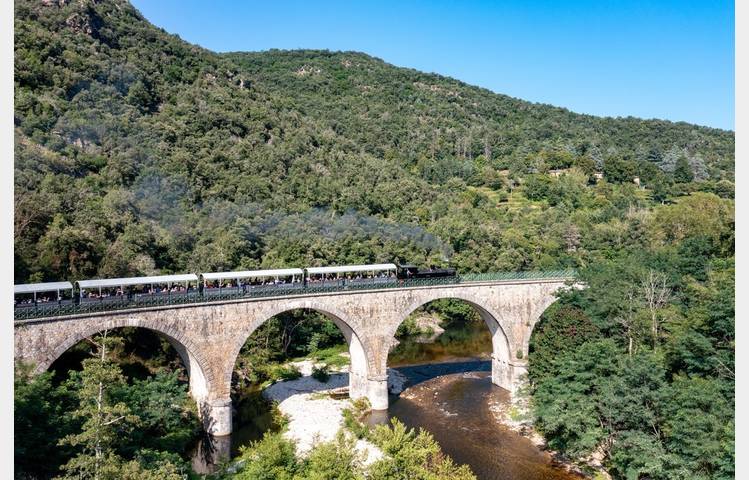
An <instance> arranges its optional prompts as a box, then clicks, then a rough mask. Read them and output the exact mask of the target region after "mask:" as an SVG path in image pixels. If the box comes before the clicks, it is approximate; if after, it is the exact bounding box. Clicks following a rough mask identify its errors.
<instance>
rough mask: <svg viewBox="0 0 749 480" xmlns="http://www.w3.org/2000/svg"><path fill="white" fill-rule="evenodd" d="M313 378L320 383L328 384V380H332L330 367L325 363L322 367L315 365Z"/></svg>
mask: <svg viewBox="0 0 749 480" xmlns="http://www.w3.org/2000/svg"><path fill="white" fill-rule="evenodd" d="M312 378H314V379H315V380H317V381H318V382H322V383H326V382H327V381H328V380H330V371H329V369H328V366H327V365H325V364H324V363H323V364H322V365H320V366H317V365H315V366H314V367H312Z"/></svg>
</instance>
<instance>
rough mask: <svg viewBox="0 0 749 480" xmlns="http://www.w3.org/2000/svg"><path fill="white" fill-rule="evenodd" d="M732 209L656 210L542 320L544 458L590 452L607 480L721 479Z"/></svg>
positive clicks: (538, 406) (723, 204)
mask: <svg viewBox="0 0 749 480" xmlns="http://www.w3.org/2000/svg"><path fill="white" fill-rule="evenodd" d="M732 206H733V204H732V202H731V201H730V200H724V199H720V198H718V197H717V196H715V195H712V194H706V193H693V194H692V195H690V196H688V197H684V198H680V199H678V202H677V203H674V204H672V205H663V206H661V207H658V208H656V209H655V211H654V212H653V214H652V215H653V216H652V217H651V218H652V221H646V223H645V224H644V227H645V228H646V231H645V232H644V234H643V235H638V237H637V239H636V240H635V241H634V242H633V244H632V245H631V246H630V247H625V248H620V249H618V250H612V252H611V255H610V256H611V258H608V259H606V258H603V259H599V260H598V261H597V262H596V263H595V264H592V265H590V266H588V267H586V268H584V269H582V270H581V271H580V280H581V281H582V282H584V283H585V284H586V286H587V288H586V289H583V290H577V289H573V290H569V291H567V292H565V293H563V294H561V295H560V297H561V298H560V303H559V305H558V306H556V307H552V308H551V309H550V310H549V311H548V312H547V313H546V314H545V315H544V318H543V320H542V321H541V322H540V323H539V325H538V326H537V328H536V329H535V332H534V334H533V336H532V339H531V355H530V366H529V374H530V377H531V379H532V380H533V386H534V390H533V395H532V397H533V405H534V409H533V410H534V415H535V417H536V424H537V426H538V427H539V429H540V430H541V431H542V432H543V433H544V435H545V437H546V438H547V440H548V443H549V446H550V447H551V448H554V449H558V450H560V451H562V452H565V453H566V454H568V455H571V456H572V457H573V458H579V459H581V458H584V457H586V456H588V455H590V454H591V453H592V452H594V451H595V452H598V453H599V454H602V455H603V459H604V461H605V463H606V465H607V466H608V468H609V471H610V472H611V473H612V475H613V476H614V477H615V478H628V479H630V478H632V479H638V478H653V479H672V478H698V479H708V478H721V479H723V478H733V476H734V463H735V454H734V428H735V426H734V408H735V406H734V405H735V394H734V388H735V387H734V379H735V360H734V358H735V311H734V297H735V280H734V275H735V271H734V259H733V254H734V238H733V235H734V234H733V231H734V226H733V222H734V217H733V210H732ZM636 228H639V227H637V225H636V224H634V225H629V226H627V228H626V230H625V232H626V233H625V235H630V236H631V235H633V233H635V232H636ZM653 240H655V241H653ZM654 287H655V288H654ZM573 312H574V313H573ZM575 325H585V328H583V329H582V331H584V332H588V334H585V335H577V334H575V335H569V334H566V332H567V330H566V329H568V328H570V327H571V326H575ZM654 332H655V333H654ZM575 333H577V329H576V330H575ZM601 336H604V337H608V338H606V339H605V340H600V339H599V338H600V337H601Z"/></svg>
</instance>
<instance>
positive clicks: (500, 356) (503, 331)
mask: <svg viewBox="0 0 749 480" xmlns="http://www.w3.org/2000/svg"><path fill="white" fill-rule="evenodd" d="M425 293H426V294H425V295H420V296H417V297H416V298H415V299H414V300H413V301H412V302H411V303H409V304H408V305H407V306H406V308H404V309H402V310H401V312H400V313H399V314H398V321H397V322H396V323H395V324H394V325H392V326H391V327H390V329H389V331H388V333H387V334H388V338H389V339H392V338H394V337H395V333H396V331H397V330H398V327H399V326H400V325H401V324H402V323H403V322H404V321H405V320H406V318H408V316H409V315H411V314H412V313H413V312H415V311H416V310H417V309H418V308H420V307H422V306H424V305H426V304H428V303H429V302H433V301H435V300H441V299H453V300H461V301H463V302H466V303H468V304H469V305H471V306H472V307H473V308H474V309H475V310H476V311H477V312H478V313H479V316H481V319H482V320H484V323H485V324H486V326H487V327H488V328H489V332H490V333H491V337H492V382H493V383H495V384H496V385H499V386H501V387H503V388H506V389H508V390H511V391H512V390H513V389H514V387H513V384H514V382H515V379H514V378H513V366H514V356H513V354H514V352H513V349H512V346H513V345H514V344H515V342H514V340H515V339H514V338H513V332H512V330H510V329H508V328H506V327H505V326H504V325H503V324H504V321H503V317H502V316H501V314H499V313H498V312H497V311H496V310H495V309H494V308H493V307H492V306H491V305H488V304H487V302H485V301H483V300H481V299H480V298H477V297H476V296H475V295H472V294H471V293H469V292H465V291H461V290H458V289H448V290H445V289H434V290H429V291H428V292H425ZM382 357H383V362H385V364H386V365H385V366H387V358H388V355H387V352H385V354H384V355H383V356H382Z"/></svg>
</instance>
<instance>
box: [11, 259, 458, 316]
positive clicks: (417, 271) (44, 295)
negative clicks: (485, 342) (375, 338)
mask: <svg viewBox="0 0 749 480" xmlns="http://www.w3.org/2000/svg"><path fill="white" fill-rule="evenodd" d="M455 276H456V272H455V269H454V268H435V267H429V268H419V267H417V266H415V265H396V264H395V263H381V264H372V265H342V266H331V267H308V268H283V269H271V270H245V271H235V272H206V273H186V274H176V275H158V276H148V277H126V278H102V279H91V280H78V281H75V282H69V281H66V282H48V283H28V284H22V285H14V296H15V302H14V303H15V307H16V308H29V307H37V306H39V305H46V304H52V305H54V304H58V305H62V304H85V303H91V302H115V301H137V300H138V299H139V298H142V297H148V298H152V297H154V296H160V297H172V296H175V297H176V296H181V297H184V296H187V297H190V296H199V297H211V296H222V295H230V294H235V295H243V294H247V293H251V294H253V293H258V294H260V293H262V292H267V293H279V291H288V293H294V291H304V290H309V289H314V288H325V287H329V288H339V287H366V286H387V284H389V283H390V284H394V285H398V284H403V283H404V282H405V281H407V280H412V279H425V278H440V277H442V278H444V277H455Z"/></svg>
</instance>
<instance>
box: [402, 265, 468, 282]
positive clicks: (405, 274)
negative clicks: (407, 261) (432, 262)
mask: <svg viewBox="0 0 749 480" xmlns="http://www.w3.org/2000/svg"><path fill="white" fill-rule="evenodd" d="M455 275H457V273H456V271H455V269H454V268H437V267H435V266H429V267H428V268H419V267H417V266H416V265H398V270H397V277H398V279H399V280H409V279H414V278H439V277H454V276H455Z"/></svg>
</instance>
